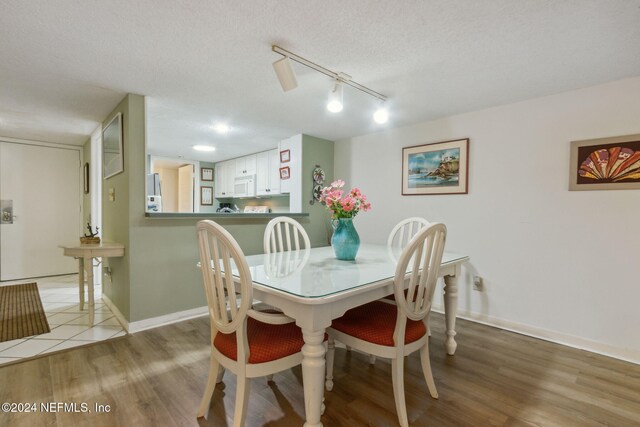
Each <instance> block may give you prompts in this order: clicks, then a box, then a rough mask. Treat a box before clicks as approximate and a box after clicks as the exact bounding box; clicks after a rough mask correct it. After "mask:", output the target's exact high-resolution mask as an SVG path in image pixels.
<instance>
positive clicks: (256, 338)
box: [213, 317, 304, 363]
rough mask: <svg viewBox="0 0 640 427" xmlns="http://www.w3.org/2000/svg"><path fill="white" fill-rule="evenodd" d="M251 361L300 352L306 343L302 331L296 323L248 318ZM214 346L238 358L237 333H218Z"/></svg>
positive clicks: (267, 359) (269, 360)
mask: <svg viewBox="0 0 640 427" xmlns="http://www.w3.org/2000/svg"><path fill="white" fill-rule="evenodd" d="M247 339H248V341H249V363H265V362H271V361H273V360H277V359H282V358H283V357H287V356H290V355H292V354H295V353H297V352H299V351H300V350H301V349H302V346H303V345H304V340H303V338H302V331H301V330H300V328H299V327H298V326H296V324H295V323H293V322H292V323H287V324H284V325H271V324H269V323H264V322H260V321H258V320H255V319H254V318H252V317H248V318H247ZM213 346H214V347H215V348H217V349H218V351H219V352H220V353H222V354H224V355H225V356H226V357H228V358H229V359H232V360H237V357H238V348H237V346H236V333H235V332H234V333H232V334H223V333H220V332H219V333H218V334H216V337H215V338H214V340H213Z"/></svg>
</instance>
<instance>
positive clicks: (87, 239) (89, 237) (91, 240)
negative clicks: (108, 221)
mask: <svg viewBox="0 0 640 427" xmlns="http://www.w3.org/2000/svg"><path fill="white" fill-rule="evenodd" d="M87 229H88V230H89V234H87V233H85V234H84V237H80V243H82V244H85V245H96V244H98V243H100V236H98V231H99V230H100V227H96V231H95V232H94V231H93V228H92V227H91V223H89V222H88V223H87Z"/></svg>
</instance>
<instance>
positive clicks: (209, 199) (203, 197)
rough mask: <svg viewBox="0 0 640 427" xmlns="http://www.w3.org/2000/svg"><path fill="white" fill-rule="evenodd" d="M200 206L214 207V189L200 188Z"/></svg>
mask: <svg viewBox="0 0 640 427" xmlns="http://www.w3.org/2000/svg"><path fill="white" fill-rule="evenodd" d="M200 204H201V205H202V206H211V205H213V187H200Z"/></svg>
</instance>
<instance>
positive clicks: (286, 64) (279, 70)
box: [273, 56, 298, 92]
mask: <svg viewBox="0 0 640 427" xmlns="http://www.w3.org/2000/svg"><path fill="white" fill-rule="evenodd" d="M273 69H274V70H275V72H276V75H277V76H278V80H279V81H280V86H282V90H283V91H285V92H288V91H290V90H291V89H295V88H296V87H298V82H297V81H296V73H295V72H294V71H293V68H292V67H291V61H289V57H288V56H285V57H284V58H282V59H280V60H278V61H276V62H274V63H273Z"/></svg>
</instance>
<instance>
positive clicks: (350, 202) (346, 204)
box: [320, 179, 371, 219]
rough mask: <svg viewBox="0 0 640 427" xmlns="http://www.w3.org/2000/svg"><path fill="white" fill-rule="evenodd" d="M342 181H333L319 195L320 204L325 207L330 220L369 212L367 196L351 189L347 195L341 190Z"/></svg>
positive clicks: (369, 206)
mask: <svg viewBox="0 0 640 427" xmlns="http://www.w3.org/2000/svg"><path fill="white" fill-rule="evenodd" d="M342 187H344V181H343V180H341V179H338V180H336V181H333V182H332V183H331V185H330V186H329V187H324V188H323V189H322V193H321V194H320V203H322V204H323V205H325V206H326V207H327V209H329V212H331V218H332V219H337V218H353V217H354V216H356V215H357V214H358V212H360V211H363V212H367V211H369V210H371V203H369V202H367V196H365V195H364V194H362V193H361V192H360V189H359V188H352V189H351V190H350V191H349V192H348V193H345V191H344V190H343V189H342Z"/></svg>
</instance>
